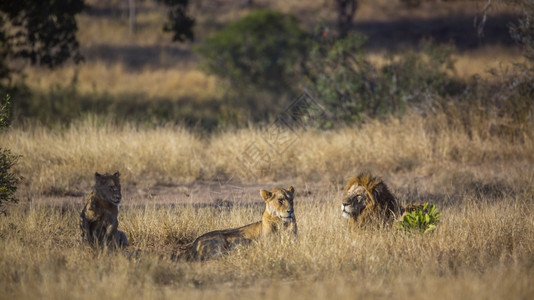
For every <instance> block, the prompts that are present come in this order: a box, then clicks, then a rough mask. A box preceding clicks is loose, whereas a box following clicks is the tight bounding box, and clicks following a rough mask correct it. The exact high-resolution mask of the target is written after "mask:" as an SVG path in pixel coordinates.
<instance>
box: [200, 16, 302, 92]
mask: <svg viewBox="0 0 534 300" xmlns="http://www.w3.org/2000/svg"><path fill="white" fill-rule="evenodd" d="M306 41H307V35H306V33H305V32H304V31H303V30H302V29H301V28H300V27H299V22H298V21H297V19H296V18H295V17H294V16H292V15H286V14H283V13H280V12H274V11H268V10H258V11H254V12H252V13H250V14H249V15H247V16H246V17H244V18H242V19H241V20H238V21H236V22H232V23H230V24H229V25H228V26H227V27H226V28H225V29H223V30H221V31H219V32H217V33H216V34H214V35H212V36H210V37H208V38H206V39H205V40H204V41H203V42H202V43H201V44H200V45H199V46H198V47H197V48H196V51H197V52H198V53H199V54H200V55H201V56H203V58H204V63H203V68H204V69H205V70H206V71H207V72H208V73H210V74H214V75H216V76H218V77H220V78H222V79H224V80H227V81H228V82H229V83H230V86H231V88H233V89H234V90H237V91H241V92H244V93H247V92H249V91H250V90H249V87H253V88H256V89H260V90H263V91H270V92H274V93H276V94H283V93H285V92H286V91H288V90H292V89H294V88H295V86H296V84H297V83H298V76H297V75H298V74H299V72H298V69H299V66H300V65H301V63H302V62H303V61H304V59H305V58H304V56H305V53H306V49H307V45H306V43H307V42H306Z"/></svg>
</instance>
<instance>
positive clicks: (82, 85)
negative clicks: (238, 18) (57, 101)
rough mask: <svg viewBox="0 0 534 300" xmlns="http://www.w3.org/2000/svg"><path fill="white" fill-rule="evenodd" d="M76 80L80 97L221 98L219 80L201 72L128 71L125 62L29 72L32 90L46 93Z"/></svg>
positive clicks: (147, 69) (28, 80) (199, 99)
mask: <svg viewBox="0 0 534 300" xmlns="http://www.w3.org/2000/svg"><path fill="white" fill-rule="evenodd" d="M73 78H76V79H77V81H76V83H75V87H76V89H77V91H78V92H79V93H80V95H92V94H95V93H96V94H106V95H109V96H111V97H113V96H124V95H143V96H145V97H147V99H158V98H163V99H183V98H190V99H195V100H197V101H202V100H205V99H217V98H219V96H218V94H217V90H216V80H215V78H214V77H212V76H208V75H206V74H204V73H202V72H200V71H198V70H191V69H180V68H176V69H168V68H161V69H152V68H144V69H143V70H138V71H132V70H128V68H127V67H125V66H124V64H123V63H121V62H117V63H112V64H108V63H105V62H95V63H92V64H86V65H81V66H78V67H74V66H66V67H62V68H58V69H55V70H53V71H50V70H49V69H38V68H35V69H33V70H32V71H31V72H29V73H28V76H27V77H26V82H27V85H28V87H29V88H30V89H31V90H33V91H35V92H38V93H39V92H40V93H46V92H48V91H49V89H50V88H51V87H56V86H62V87H66V86H68V85H69V83H70V82H72V80H73Z"/></svg>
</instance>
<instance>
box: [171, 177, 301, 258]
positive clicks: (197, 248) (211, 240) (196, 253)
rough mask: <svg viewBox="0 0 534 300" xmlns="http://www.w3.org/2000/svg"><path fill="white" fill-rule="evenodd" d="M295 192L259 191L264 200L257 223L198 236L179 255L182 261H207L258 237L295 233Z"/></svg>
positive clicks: (286, 190)
mask: <svg viewBox="0 0 534 300" xmlns="http://www.w3.org/2000/svg"><path fill="white" fill-rule="evenodd" d="M294 192H295V189H294V188H293V187H292V186H290V187H289V188H287V189H283V188H275V189H272V190H271V191H270V192H269V191H266V190H260V195H261V197H262V199H263V200H264V201H265V212H264V213H263V217H262V219H261V221H258V222H256V223H252V224H249V225H246V226H243V227H239V228H233V229H224V230H217V231H211V232H208V233H206V234H203V235H201V236H200V237H198V238H197V239H196V240H195V241H194V242H193V243H191V244H190V245H189V246H188V247H187V248H186V250H185V252H184V253H183V254H182V255H180V257H183V258H185V259H189V260H192V259H201V260H202V259H207V258H212V257H216V256H220V255H221V254H223V253H225V252H227V251H228V250H230V249H231V248H233V247H234V246H236V245H240V244H247V243H250V242H251V241H254V240H257V239H259V238H260V237H264V236H269V235H273V234H276V233H280V232H281V231H282V230H284V231H289V232H291V233H293V234H295V235H296V234H297V222H296V219H295V212H294V210H293V194H294Z"/></svg>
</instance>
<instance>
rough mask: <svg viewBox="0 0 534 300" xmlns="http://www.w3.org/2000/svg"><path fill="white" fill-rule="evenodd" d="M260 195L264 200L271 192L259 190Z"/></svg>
mask: <svg viewBox="0 0 534 300" xmlns="http://www.w3.org/2000/svg"><path fill="white" fill-rule="evenodd" d="M260 195H261V197H262V198H263V200H264V201H267V200H269V199H270V198H271V196H272V195H273V194H272V193H271V192H269V191H266V190H260Z"/></svg>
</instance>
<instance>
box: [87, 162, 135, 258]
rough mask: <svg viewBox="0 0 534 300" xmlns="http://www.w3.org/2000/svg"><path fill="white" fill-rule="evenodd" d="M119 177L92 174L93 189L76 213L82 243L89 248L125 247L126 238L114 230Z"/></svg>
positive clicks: (120, 232) (116, 224)
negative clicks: (77, 213)
mask: <svg viewBox="0 0 534 300" xmlns="http://www.w3.org/2000/svg"><path fill="white" fill-rule="evenodd" d="M119 176H120V173H119V172H116V173H115V174H113V175H109V174H107V173H106V174H104V175H101V174H99V173H98V172H96V173H95V181H96V182H95V186H94V188H93V191H92V192H91V195H89V198H88V199H87V202H86V204H85V206H84V208H83V210H82V212H81V213H80V228H81V229H82V239H83V240H84V241H86V242H88V243H90V244H91V245H93V246H96V245H99V246H101V247H108V246H110V247H117V246H118V247H121V248H122V247H126V246H128V239H127V238H126V234H125V233H124V232H122V231H120V230H117V227H118V226H119V221H118V220H117V215H118V213H119V210H118V208H117V206H118V205H119V203H120V202H121V199H122V196H121V184H120V180H119Z"/></svg>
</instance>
